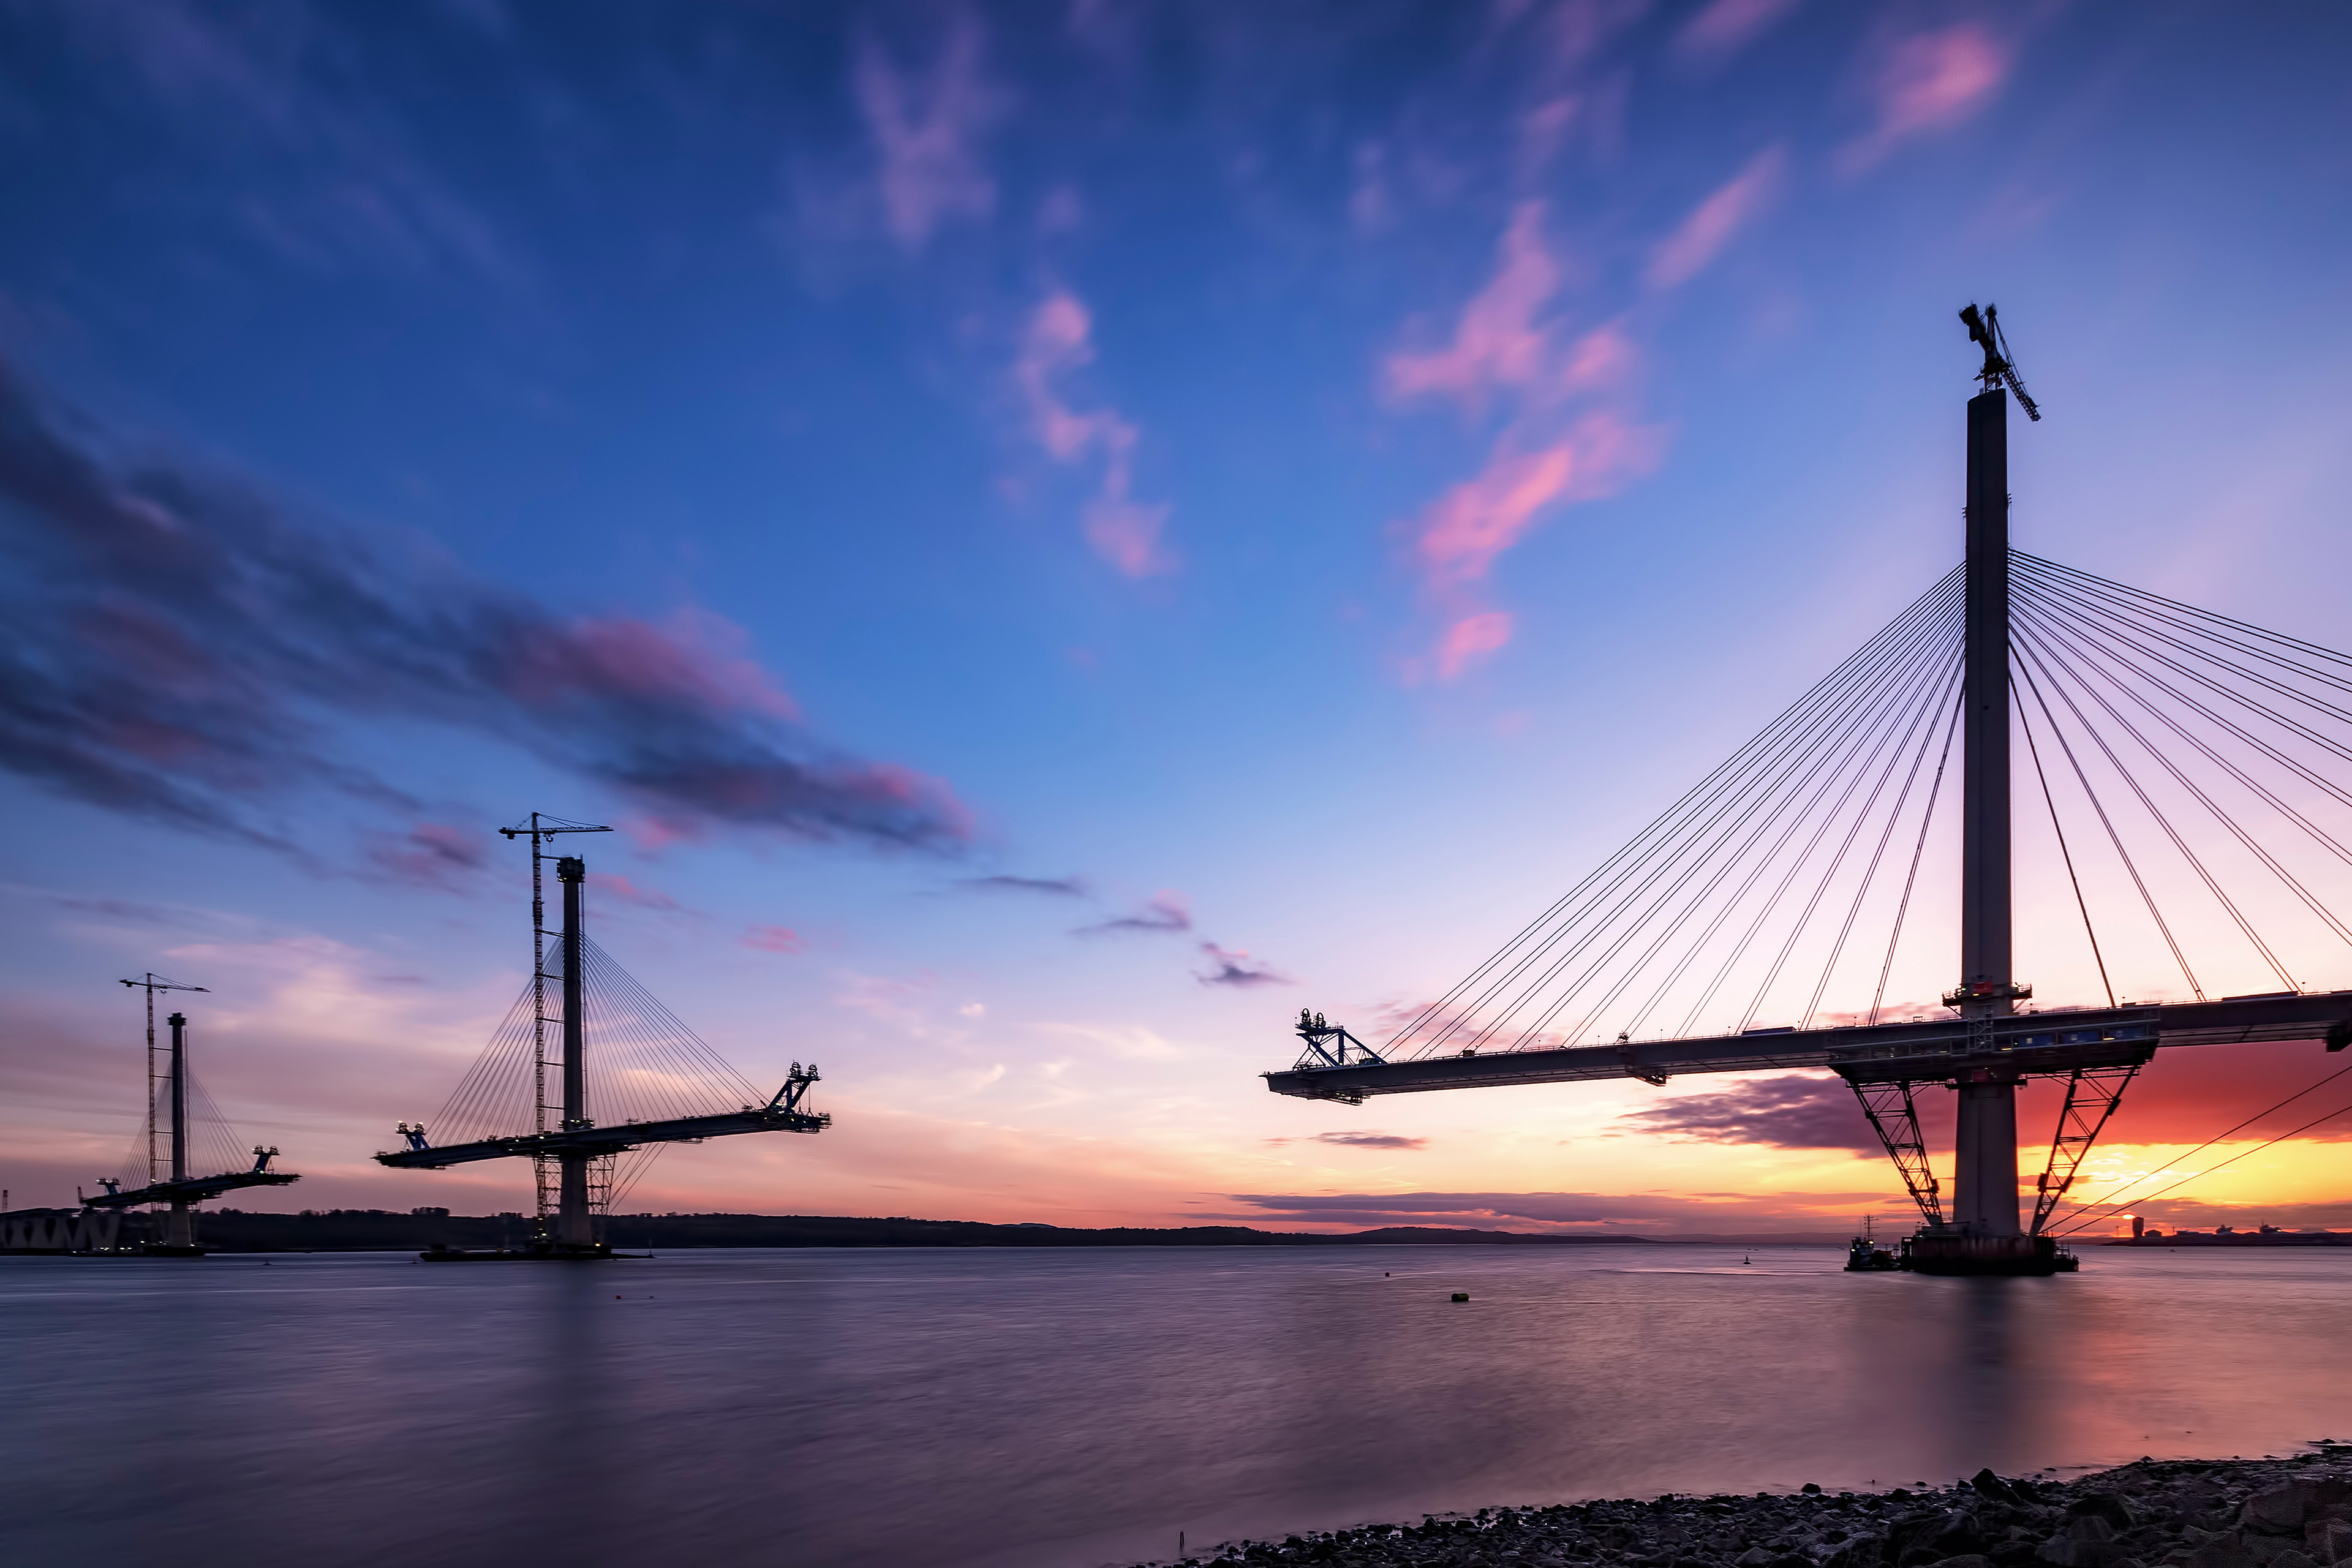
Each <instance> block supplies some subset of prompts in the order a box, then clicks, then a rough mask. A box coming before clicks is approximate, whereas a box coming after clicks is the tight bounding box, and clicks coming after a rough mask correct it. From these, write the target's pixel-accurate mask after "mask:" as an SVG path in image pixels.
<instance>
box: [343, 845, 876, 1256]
mask: <svg viewBox="0 0 2352 1568" xmlns="http://www.w3.org/2000/svg"><path fill="white" fill-rule="evenodd" d="M611 831H612V829H611V828H609V827H604V826H598V825H595V824H593V823H583V822H567V821H565V820H563V819H562V818H561V817H552V816H547V815H545V814H544V813H541V812H533V813H531V815H530V820H529V821H528V822H526V823H523V824H520V825H519V826H514V827H502V828H499V832H500V833H501V834H504V835H505V836H506V837H509V838H510V839H511V838H520V837H526V836H528V837H530V858H531V878H530V894H531V897H530V909H531V983H530V992H529V993H528V1001H529V1005H530V1010H531V1025H530V1037H529V1039H530V1093H531V1099H532V1113H531V1130H530V1131H528V1132H515V1133H492V1134H491V1135H489V1136H479V1135H475V1136H467V1137H465V1138H464V1139H463V1141H461V1142H456V1143H447V1144H441V1145H437V1146H436V1144H434V1143H433V1142H432V1141H431V1140H430V1139H429V1138H428V1137H427V1136H426V1134H425V1126H424V1124H423V1123H421V1122H419V1123H416V1124H415V1125H411V1124H410V1123H408V1122H406V1121H403V1122H401V1123H399V1126H398V1131H399V1133H400V1136H401V1138H402V1140H403V1142H404V1144H405V1147H404V1148H401V1149H396V1150H389V1151H386V1152H382V1153H379V1154H377V1155H376V1160H377V1162H378V1163H382V1164H384V1165H389V1166H392V1167H393V1168H394V1169H398V1170H441V1169H445V1168H446V1167H448V1166H451V1165H463V1164H470V1163H475V1162H478V1161H482V1160H500V1159H510V1158H522V1159H528V1160H530V1162H531V1163H532V1165H533V1167H534V1170H535V1171H536V1173H537V1177H538V1188H539V1215H538V1218H539V1225H538V1232H537V1234H536V1235H535V1236H534V1237H533V1238H532V1242H531V1245H530V1247H528V1248H526V1249H523V1250H520V1251H509V1250H507V1249H505V1248H500V1249H499V1250H497V1251H495V1252H459V1251H451V1250H449V1249H447V1248H446V1247H436V1248H434V1249H433V1250H431V1251H429V1252H427V1253H425V1254H424V1256H425V1258H427V1259H428V1260H432V1261H442V1260H464V1259H469V1258H562V1259H584V1258H609V1257H611V1256H612V1251H611V1248H610V1247H608V1246H606V1245H605V1244H604V1242H601V1241H599V1240H598V1239H597V1238H596V1216H597V1215H598V1213H599V1212H600V1211H601V1210H602V1209H603V1207H604V1204H605V1203H606V1201H607V1200H608V1198H609V1196H610V1189H611V1184H612V1174H611V1173H612V1170H613V1164H612V1162H613V1161H614V1159H615V1158H616V1157H617V1156H619V1155H621V1154H625V1153H626V1152H629V1151H631V1150H634V1149H641V1148H644V1147H646V1146H647V1145H649V1144H661V1143H698V1142H702V1141H703V1140H705V1139H708V1138H721V1137H726V1136H729V1135H730V1134H733V1133H739V1132H820V1131H824V1128H825V1127H826V1126H827V1125H829V1124H830V1123H831V1121H832V1118H831V1117H829V1116H826V1115H824V1114H823V1113H821V1112H815V1111H809V1110H803V1109H802V1108H801V1101H802V1100H803V1098H804V1097H805V1096H806V1095H807V1093H808V1091H809V1088H810V1086H811V1085H813V1084H814V1083H815V1082H816V1081H817V1070H816V1064H815V1063H814V1062H812V1063H810V1064H809V1065H808V1066H807V1067H805V1068H804V1067H803V1066H802V1065H801V1064H800V1063H798V1062H794V1063H793V1065H792V1070H791V1072H790V1073H789V1074H787V1075H786V1077H785V1079H784V1084H783V1087H782V1088H781V1089H777V1090H776V1092H775V1093H774V1094H773V1095H772V1096H771V1097H770V1098H769V1099H768V1100H767V1102H766V1103H765V1104H761V1103H759V1102H758V1101H757V1100H756V1099H754V1098H752V1097H753V1095H754V1093H755V1091H753V1090H752V1089H751V1085H750V1084H748V1083H746V1082H744V1081H743V1080H742V1079H740V1077H738V1076H737V1075H736V1074H735V1073H734V1071H733V1069H732V1068H728V1067H726V1065H725V1064H724V1063H723V1062H722V1061H720V1060H719V1058H717V1057H716V1056H714V1055H712V1054H711V1053H710V1051H709V1047H706V1046H704V1045H702V1043H701V1042H700V1041H699V1040H698V1039H696V1038H694V1037H693V1035H692V1033H691V1031H689V1030H688V1029H687V1028H686V1026H684V1025H683V1024H680V1023H679V1022H678V1021H677V1019H675V1018H670V1017H669V1016H668V1015H667V1010H666V1009H663V1008H662V1007H661V1005H660V1004H659V1003H657V1002H655V1001H654V1000H653V999H652V998H651V997H650V996H648V995H646V994H644V993H643V992H642V991H639V990H636V989H635V982H634V981H631V980H629V979H628V977H627V976H626V975H625V974H619V973H617V972H616V969H615V968H614V966H613V965H612V963H611V961H610V960H609V959H606V958H604V957H602V956H601V954H597V955H594V956H592V954H594V944H593V943H592V942H589V940H588V935H587V931H586V923H585V920H584V918H583V909H582V902H583V900H582V894H583V889H584V887H585V884H586V882H587V880H588V866H587V862H586V860H585V859H583V858H582V857H580V856H576V855H564V856H550V855H546V854H544V853H543V852H542V851H541V847H540V846H541V843H542V842H544V841H546V840H549V839H551V838H552V837H554V836H555V835H557V834H563V833H609V832H611ZM549 859H552V860H554V862H555V879H556V882H557V884H558V885H559V886H560V887H561V888H562V897H563V923H562V927H561V928H560V929H557V930H554V931H550V930H549V929H548V928H547V919H546V903H545V899H544V893H545V883H544V882H543V880H542V878H541V862H542V861H544V860H549ZM550 937H552V938H554V939H555V942H556V958H557V963H558V967H557V968H556V969H555V970H554V971H552V972H551V971H550V969H549V968H548V963H547V957H548V954H547V942H548V939H549V938H550ZM592 963H598V964H602V965H604V968H602V969H600V971H599V974H600V976H601V978H598V979H597V980H596V981H595V982H594V984H591V977H590V966H591V964H592ZM551 983H552V984H553V988H554V990H555V1005H556V1012H555V1014H554V1015H553V1016H550V1015H549V1012H548V1006H549V995H548V993H549V990H550V985H551ZM615 984H618V985H619V986H621V987H623V988H624V990H625V995H624V996H623V997H622V999H621V1003H620V1005H621V1007H622V1013H621V1017H622V1018H623V1019H624V1020H625V1028H626V1029H633V1030H634V1031H635V1033H637V1034H638V1035H640V1036H643V1035H645V1034H646V1031H647V1030H648V1028H650V1030H651V1032H652V1034H653V1035H654V1036H656V1037H665V1038H663V1039H662V1040H660V1041H659V1042H658V1048H659V1049H660V1050H661V1051H663V1052H666V1053H667V1055H665V1056H663V1057H662V1058H660V1064H659V1070H658V1071H657V1072H656V1075H655V1076H656V1077H661V1078H666V1079H669V1080H670V1081H672V1082H673V1083H674V1084H677V1085H691V1084H699V1085H700V1088H699V1089H697V1090H696V1091H695V1092H697V1093H700V1094H704V1095H705V1096H707V1094H708V1092H709V1090H710V1089H712V1088H713V1087H716V1088H717V1089H719V1090H721V1091H724V1092H729V1093H732V1092H734V1091H735V1090H737V1089H740V1091H741V1093H742V1095H743V1097H744V1103H742V1104H740V1107H739V1108H738V1109H735V1110H696V1109H693V1108H692V1107H691V1105H690V1103H686V1102H682V1101H681V1100H680V1098H679V1097H678V1096H677V1095H673V1096H672V1099H671V1102H670V1110H669V1113H667V1114H655V1115H652V1116H649V1117H648V1116H644V1115H642V1114H638V1115H631V1114H629V1113H628V1111H629V1102H628V1100H627V1099H626V1098H625V1097H616V1099H617V1100H618V1103H616V1104H615V1105H614V1109H616V1110H622V1111H623V1115H622V1118H621V1120H619V1121H605V1122H604V1123H603V1124H602V1125H600V1124H599V1123H598V1122H597V1121H596V1120H595V1119H594V1118H593V1117H592V1116H591V1115H590V1114H589V1099H588V1061H587V1038H588V1010H589V1007H590V1005H592V1004H593V1005H596V1006H598V1007H599V1008H600V1010H601V1009H605V1008H609V1007H611V1006H612V1005H614V992H613V990H612V989H611V988H612V987H613V986H614V985H615ZM632 997H633V998H634V999H631V998H632ZM600 998H601V999H600ZM600 1018H601V1019H602V1026H603V1027H604V1028H605V1029H606V1030H607V1031H608V1032H607V1033H605V1034H604V1035H602V1036H600V1044H599V1047H598V1048H599V1050H600V1051H602V1050H604V1049H607V1048H610V1047H612V1046H613V1044H614V1037H613V1035H612V1034H611V1033H610V1032H609V1031H610V1029H611V1027H612V1026H613V1025H614V1014H613V1013H611V1012H609V1011H600ZM665 1020H666V1024H665V1022H664V1021H665ZM550 1025H553V1026H555V1028H556V1031H557V1033H556V1047H557V1048H556V1050H555V1051H554V1053H553V1056H552V1058H551V1054H550V1050H549V1041H548V1035H547V1031H548V1027H549V1026H550ZM507 1040H508V1037H506V1036H505V1035H504V1034H503V1033H501V1035H499V1036H498V1037H493V1038H492V1040H491V1043H490V1047H489V1048H488V1051H486V1052H485V1053H484V1057H483V1060H482V1061H481V1062H478V1063H477V1064H476V1072H477V1074H482V1073H485V1072H486V1073H487V1077H486V1078H483V1079H480V1080H479V1082H478V1080H477V1079H476V1078H475V1077H470V1076H469V1078H468V1079H467V1081H466V1083H465V1084H463V1085H461V1086H460V1089H459V1091H458V1095H457V1099H456V1100H453V1102H452V1104H453V1107H461V1106H470V1107H471V1108H472V1110H468V1111H467V1112H465V1113H464V1114H465V1115H467V1116H470V1115H472V1114H473V1113H474V1112H475V1111H488V1113H489V1114H491V1115H494V1116H496V1117H499V1118H501V1119H502V1118H503V1117H504V1116H505V1115H506V1114H508V1112H507V1110H506V1108H505V1107H504V1106H503V1105H499V1103H498V1102H497V1098H496V1097H494V1098H493V1099H492V1100H480V1099H478V1098H473V1097H474V1096H475V1095H476V1092H477V1090H478V1088H479V1083H480V1082H491V1083H495V1082H499V1081H501V1075H502V1073H503V1071H504V1070H505V1069H504V1068H502V1067H501V1066H500V1063H501V1062H502V1061H504V1060H506V1059H507V1058H504V1057H503V1056H502V1053H504V1052H506V1051H507V1050H508V1049H509V1045H508V1043H507ZM640 1043H642V1041H641V1042H640ZM606 1066H607V1067H609V1066H610V1064H609V1063H607V1064H606ZM551 1070H552V1076H553V1084H552V1089H553V1095H552V1100H551V1096H550V1089H551V1085H550V1075H551ZM714 1070H715V1075H716V1076H715V1077H714ZM722 1080H723V1081H722ZM469 1086H470V1087H469ZM612 1092H614V1090H613V1085H612V1084H611V1083H610V1082H609V1081H605V1082H604V1083H603V1085H602V1087H601V1089H600V1093H612ZM704 1104H706V1105H708V1104H709V1100H708V1098H705V1099H704ZM518 1109H519V1108H518ZM637 1109H638V1110H639V1111H640V1113H642V1111H643V1110H646V1109H650V1107H646V1106H644V1105H640V1106H638V1107H637ZM680 1111H683V1112H684V1113H683V1114H681V1113H679V1112H680ZM551 1113H552V1115H553V1117H554V1119H555V1123H556V1124H555V1125H554V1126H553V1127H550V1126H549V1125H548V1122H549V1118H550V1114H551ZM451 1114H453V1115H456V1114H458V1112H457V1111H456V1110H453V1111H452V1112H451ZM460 1125H461V1127H463V1126H464V1125H465V1122H464V1121H463V1119H462V1118H461V1121H460ZM492 1125H493V1126H495V1122H493V1123H492ZM480 1126H481V1122H480V1121H478V1120H477V1121H474V1123H473V1126H472V1127H471V1128H470V1129H467V1131H474V1132H478V1131H479V1129H480Z"/></svg>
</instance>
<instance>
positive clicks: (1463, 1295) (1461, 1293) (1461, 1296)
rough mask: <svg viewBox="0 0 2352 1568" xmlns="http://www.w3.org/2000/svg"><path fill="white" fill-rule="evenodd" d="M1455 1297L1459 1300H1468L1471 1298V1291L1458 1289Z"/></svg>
mask: <svg viewBox="0 0 2352 1568" xmlns="http://www.w3.org/2000/svg"><path fill="white" fill-rule="evenodd" d="M1469 1299H1470V1292H1469V1291H1467V1290H1456V1291H1455V1292H1454V1300H1457V1301H1467V1300H1469Z"/></svg>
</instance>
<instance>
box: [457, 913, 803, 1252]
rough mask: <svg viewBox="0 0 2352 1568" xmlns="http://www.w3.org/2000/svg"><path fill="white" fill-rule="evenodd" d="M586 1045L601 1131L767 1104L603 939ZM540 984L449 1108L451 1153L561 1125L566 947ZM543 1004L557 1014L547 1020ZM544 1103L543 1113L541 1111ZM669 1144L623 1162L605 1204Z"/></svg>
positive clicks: (587, 954) (590, 958)
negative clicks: (474, 1144)
mask: <svg viewBox="0 0 2352 1568" xmlns="http://www.w3.org/2000/svg"><path fill="white" fill-rule="evenodd" d="M581 949H582V963H581V1002H582V1019H581V1046H582V1050H583V1079H584V1080H585V1088H586V1090H587V1101H588V1103H587V1108H586V1109H587V1114H588V1116H589V1118H590V1120H592V1121H594V1122H596V1124H597V1125H599V1126H602V1127H610V1126H613V1125H615V1124H617V1123H621V1122H628V1121H669V1120H672V1119H675V1118H680V1117H688V1116H711V1115H718V1114H721V1113H724V1112H727V1111H732V1110H742V1109H743V1108H744V1107H746V1106H750V1105H758V1104H761V1103H764V1102H765V1101H766V1100H767V1098H768V1097H767V1096H766V1095H764V1094H762V1093H761V1092H760V1091H759V1090H758V1089H755V1088H753V1087H752V1085H751V1080H750V1079H746V1078H744V1077H743V1075H742V1074H741V1073H740V1072H737V1071H736V1070H735V1069H734V1068H732V1067H730V1066H729V1065H728V1063H727V1061H726V1060H725V1058H721V1057H720V1056H719V1053H718V1052H717V1051H715V1050H713V1049H711V1047H709V1044H707V1043H706V1042H705V1041H704V1040H703V1039H702V1037H700V1036H699V1035H697V1034H696V1033H695V1032H694V1031H693V1030H692V1029H690V1028H688V1026H686V1025H685V1024H684V1023H683V1022H682V1021H680V1020H679V1018H678V1017H677V1015H676V1014H673V1013H672V1012H670V1010H669V1009H668V1008H667V1007H665V1006H663V1005H661V1003H660V1002H659V1001H658V1000H657V999H656V998H655V996H654V995H653V994H651V993H650V992H648V991H647V990H646V988H645V987H644V986H643V985H641V984H638V983H637V981H636V979H635V977H634V976H632V975H631V974H630V973H629V972H628V971H627V970H625V969H623V968H622V967H621V966H620V964H619V963H616V962H615V961H614V958H613V956H612V954H610V953H608V952H605V951H604V949H603V948H602V947H600V946H598V945H597V944H596V942H594V940H593V939H592V938H589V937H585V936H583V937H582V939H581ZM549 960H550V965H551V967H550V970H549V972H548V973H547V974H546V976H545V979H544V982H543V984H541V985H538V986H534V985H531V984H525V985H524V986H523V989H522V994H521V995H520V996H518V997H517V998H516V999H515V1003H514V1005H513V1006H512V1007H510V1008H509V1009H508V1010H507V1015H506V1017H505V1018H504V1019H503V1020H502V1021H501V1022H500V1023H499V1026H498V1029H497V1030H496V1031H495V1032H494V1033H493V1034H492V1035H491V1037H490V1043H489V1045H488V1047H486V1048H485V1049H484V1050H483V1052H482V1054H481V1055H480V1056H479V1057H478V1058H475V1061H474V1065H473V1066H472V1068H469V1069H467V1073H466V1076H465V1078H464V1079H462V1080H461V1081H460V1082H459V1083H458V1085H457V1089H456V1090H455V1091H454V1092H453V1093H452V1094H451V1095H450V1097H449V1101H448V1103H447V1104H446V1105H445V1106H443V1107H442V1109H441V1114H440V1118H439V1120H438V1121H436V1122H435V1123H434V1124H433V1128H434V1133H435V1137H434V1142H436V1143H439V1144H443V1145H446V1144H451V1143H470V1142H478V1141H481V1140H485V1139H490V1138H503V1137H511V1136H513V1135H515V1134H517V1133H521V1132H529V1131H537V1130H539V1128H540V1126H541V1123H542V1122H543V1124H544V1126H545V1127H546V1128H547V1129H549V1130H552V1129H554V1128H555V1127H556V1126H557V1125H559V1123H560V1122H561V1121H562V1049H563V1044H562V1042H563V1035H562V1022H561V1019H560V1017H559V1016H558V1015H559V1014H560V1011H561V1001H560V998H561V997H562V994H563V976H562V973H560V970H561V966H562V958H561V956H560V950H558V952H551V953H550V954H549ZM539 1005H544V1006H545V1007H546V1008H547V1009H548V1011H547V1014H546V1015H545V1016H544V1019H543V1022H542V1021H541V1016H540V1015H539V1014H538V1012H537V1008H538V1006H539ZM541 1106H544V1107H545V1110H544V1112H543V1114H542V1113H541V1110H539V1109H538V1108H539V1107H541ZM662 1147H663V1145H660V1144H650V1145H646V1146H645V1147H643V1148H640V1149H637V1150H635V1151H632V1152H629V1153H627V1154H624V1155H621V1156H620V1157H619V1164H618V1166H617V1168H616V1169H615V1170H614V1171H613V1172H612V1173H609V1175H608V1177H607V1179H606V1181H605V1182H604V1183H601V1184H600V1185H604V1186H605V1187H606V1190H607V1196H606V1198H605V1202H606V1204H608V1205H609V1204H610V1203H612V1202H614V1201H617V1200H618V1199H619V1198H620V1197H621V1196H622V1195H623V1194H625V1193H626V1192H627V1190H628V1189H629V1187H630V1186H631V1185H633V1184H635V1182H637V1181H638V1180H639V1179H641V1178H642V1176H643V1175H644V1173H645V1171H646V1167H648V1166H649V1165H650V1164H651V1163H652V1162H653V1159H654V1157H655V1156H656V1154H658V1153H659V1152H660V1151H661V1149H662Z"/></svg>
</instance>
